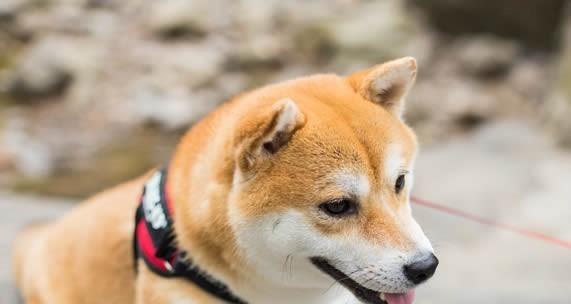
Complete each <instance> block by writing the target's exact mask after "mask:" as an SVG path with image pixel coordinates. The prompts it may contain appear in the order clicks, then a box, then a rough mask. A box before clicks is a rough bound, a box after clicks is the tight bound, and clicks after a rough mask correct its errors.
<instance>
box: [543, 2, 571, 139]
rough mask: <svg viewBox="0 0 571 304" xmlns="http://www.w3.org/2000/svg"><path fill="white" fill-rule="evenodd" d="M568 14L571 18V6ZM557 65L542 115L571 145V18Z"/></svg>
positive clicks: (548, 125)
mask: <svg viewBox="0 0 571 304" xmlns="http://www.w3.org/2000/svg"><path fill="white" fill-rule="evenodd" d="M567 16H568V17H570V18H571V7H570V9H569V10H568V12H567ZM555 67H556V72H555V75H556V79H555V81H554V83H553V86H552V87H551V88H550V89H549V94H548V95H547V98H546V102H545V106H543V107H542V116H543V118H544V120H545V123H546V125H547V127H548V128H549V129H550V130H551V131H552V132H553V134H555V135H556V136H557V137H558V138H559V141H560V142H561V143H562V144H563V145H565V146H568V147H571V119H570V117H571V20H568V22H567V24H566V25H565V29H564V42H563V47H562V51H561V53H560V54H559V57H558V58H557V59H556V60H555Z"/></svg>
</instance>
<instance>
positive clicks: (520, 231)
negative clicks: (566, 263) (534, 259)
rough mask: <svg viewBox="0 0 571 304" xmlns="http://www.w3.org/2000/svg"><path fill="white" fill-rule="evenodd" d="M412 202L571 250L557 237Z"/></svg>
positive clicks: (567, 243)
mask: <svg viewBox="0 0 571 304" xmlns="http://www.w3.org/2000/svg"><path fill="white" fill-rule="evenodd" d="M411 201H412V202H413V203H415V204H418V205H422V206H425V207H428V208H432V209H435V210H438V211H441V212H444V213H448V214H450V215H453V216H457V217H461V218H464V219H468V220H471V221H474V222H477V223H480V224H483V225H487V226H492V227H496V228H500V229H503V230H508V231H511V232H515V233H518V234H520V235H523V236H525V237H527V238H532V239H536V240H540V241H543V242H547V243H551V244H554V245H559V246H561V247H564V248H567V249H571V242H570V241H565V240H562V239H558V238H555V237H551V236H549V235H546V234H543V233H539V232H536V231H531V230H527V229H523V228H520V227H515V226H511V225H508V224H504V223H500V222H496V221H494V220H490V219H487V218H484V217H480V216H477V215H473V214H470V213H467V212H464V211H462V210H458V209H454V208H450V207H447V206H444V205H440V204H437V203H433V202H429V201H426V200H423V199H420V198H416V197H411Z"/></svg>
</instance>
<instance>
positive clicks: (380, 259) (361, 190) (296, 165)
mask: <svg viewBox="0 0 571 304" xmlns="http://www.w3.org/2000/svg"><path fill="white" fill-rule="evenodd" d="M415 76H416V61H415V60H414V59H413V58H410V57H408V58H402V59H398V60H394V61H390V62H387V63H384V64H381V65H378V66H375V67H373V68H371V69H368V70H365V71H361V72H358V73H355V74H353V75H351V76H349V77H347V78H342V77H338V76H334V75H317V76H313V77H308V78H302V79H298V80H294V81H290V82H286V83H282V84H278V85H274V86H270V87H267V88H264V89H261V90H259V91H255V92H253V93H251V94H249V95H246V96H244V97H242V98H246V99H249V100H251V104H253V105H254V104H255V105H256V109H255V110H252V111H251V112H250V114H248V115H247V116H245V117H244V118H243V119H241V121H240V126H239V128H238V129H239V132H238V133H237V134H236V137H235V139H234V142H235V164H236V167H237V168H236V170H235V174H234V181H233V185H232V190H231V193H230V204H229V206H230V207H229V208H230V209H229V210H230V211H229V214H230V223H231V226H232V229H233V231H234V234H235V236H236V240H237V246H238V247H239V251H240V252H242V254H243V255H244V258H245V259H246V261H247V262H248V264H249V265H252V266H253V267H254V268H255V270H256V272H258V273H259V274H261V275H263V276H264V277H265V278H266V279H267V280H270V281H273V282H275V283H276V284H287V285H291V286H303V287H325V288H327V287H328V286H329V285H330V284H331V282H332V279H333V280H335V281H338V282H339V283H340V284H342V285H344V286H345V287H346V288H347V289H349V290H351V291H352V292H353V293H354V294H355V295H356V296H357V297H358V298H360V299H361V300H363V301H364V302H366V303H383V302H384V301H383V300H381V299H385V298H386V300H387V301H388V302H389V303H391V302H392V303H410V302H412V297H413V293H412V290H413V288H414V287H415V286H416V285H418V284H420V283H422V282H424V281H425V280H427V279H428V278H430V277H431V276H432V274H433V273H434V271H435V269H436V266H437V264H438V260H437V259H436V257H435V256H434V254H433V249H432V247H431V245H430V242H429V241H428V239H427V238H426V236H425V235H424V233H423V232H422V230H421V228H420V227H419V225H418V224H417V222H416V221H415V220H414V219H413V217H412V214H411V208H410V204H409V196H410V191H411V188H412V184H413V172H414V169H413V165H414V159H415V155H416V150H417V142H416V138H415V135H414V134H413V132H412V131H411V129H410V128H409V127H407V126H406V124H405V123H404V122H403V120H402V119H401V113H402V110H403V103H404V99H405V97H406V94H407V92H408V90H409V89H410V87H411V85H412V84H413V82H414V79H415Z"/></svg>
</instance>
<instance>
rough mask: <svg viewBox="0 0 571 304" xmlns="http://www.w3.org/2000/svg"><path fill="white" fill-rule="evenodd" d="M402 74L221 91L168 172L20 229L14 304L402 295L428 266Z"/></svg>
mask: <svg viewBox="0 0 571 304" xmlns="http://www.w3.org/2000/svg"><path fill="white" fill-rule="evenodd" d="M416 73H417V65H416V61H415V59H413V58H410V57H406V58H401V59H397V60H393V61H389V62H386V63H383V64H380V65H377V66H374V67H372V68H370V69H367V70H363V71H360V72H357V73H354V74H352V75H350V76H348V77H340V76H337V75H314V76H310V77H306V78H299V79H295V80H291V81H287V82H283V83H279V84H275V85H270V86H267V87H263V88H261V89H257V90H254V91H252V92H249V93H245V94H243V95H240V96H238V97H236V98H234V99H233V100H230V101H228V102H227V103H225V104H224V105H222V106H221V107H219V108H218V109H217V110H215V111H214V112H212V113H211V114H209V115H208V116H207V117H205V118H204V119H203V120H202V121H200V122H199V123H198V124H196V125H195V126H194V127H192V128H191V129H190V131H189V132H188V133H187V134H186V136H184V138H183V139H182V141H181V143H180V145H179V146H178V148H177V149H176V151H175V153H174V156H173V158H172V160H171V161H170V163H169V165H168V168H165V169H164V170H155V171H153V172H151V173H149V174H147V175H145V176H143V177H141V178H138V179H136V180H134V181H131V182H127V183H125V184H123V185H120V186H118V187H116V188H114V189H111V190H108V191H105V192H103V193H101V194H99V195H96V196H94V197H93V198H91V199H88V200H87V201H86V202H84V203H82V204H80V205H78V206H77V207H76V208H75V209H74V210H73V211H71V212H70V213H69V214H67V215H66V216H64V217H63V218H61V219H60V220H58V221H55V222H53V223H47V224H43V225H35V226H32V227H29V228H27V229H26V230H24V231H23V232H22V233H21V235H19V237H18V239H17V241H16V244H15V250H14V270H15V278H16V281H17V284H18V286H19V288H20V290H21V292H22V294H23V297H24V298H25V301H26V302H27V303H30V304H39V303H41V304H43V303H48V304H49V303H58V304H65V303H74V304H77V303H138V304H143V303H145V304H146V303H159V304H161V303H165V304H166V303H173V304H174V303H224V302H230V303H273V304H276V303H368V304H376V303H389V304H400V303H406V304H410V303H412V301H413V298H414V288H415V286H417V285H418V284H420V283H422V282H424V281H426V280H427V279H429V278H430V277H431V276H432V275H433V273H434V272H435V269H436V267H437V265H438V260H437V258H436V257H435V255H434V253H433V249H432V247H431V244H430V242H429V241H428V239H427V238H426V236H425V235H424V233H423V232H422V230H421V228H420V227H419V225H418V224H417V222H416V221H415V220H414V219H413V217H412V215H411V208H410V205H409V194H410V190H411V187H412V184H413V172H414V170H413V164H414V159H415V155H416V153H417V152H416V150H417V142H416V138H415V135H414V133H413V131H412V130H411V129H410V128H409V127H407V125H406V124H405V123H404V122H403V120H402V119H401V114H402V111H403V107H404V102H405V98H406V95H407V92H408V91H409V89H410V88H411V86H412V84H413V82H414V80H415V77H416ZM143 188H144V189H145V190H144V193H143V194H142V192H143ZM141 197H142V198H141ZM135 214H137V216H135ZM165 240H166V241H165ZM163 249H164V250H163ZM181 265H182V266H181Z"/></svg>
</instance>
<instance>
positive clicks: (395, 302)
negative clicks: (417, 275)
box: [385, 289, 414, 304]
mask: <svg viewBox="0 0 571 304" xmlns="http://www.w3.org/2000/svg"><path fill="white" fill-rule="evenodd" d="M385 299H386V300H387V303H388V304H412V301H413V300H414V289H411V290H409V291H407V292H405V293H385Z"/></svg>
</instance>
